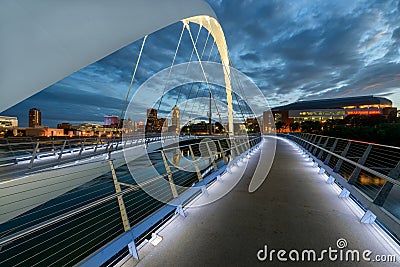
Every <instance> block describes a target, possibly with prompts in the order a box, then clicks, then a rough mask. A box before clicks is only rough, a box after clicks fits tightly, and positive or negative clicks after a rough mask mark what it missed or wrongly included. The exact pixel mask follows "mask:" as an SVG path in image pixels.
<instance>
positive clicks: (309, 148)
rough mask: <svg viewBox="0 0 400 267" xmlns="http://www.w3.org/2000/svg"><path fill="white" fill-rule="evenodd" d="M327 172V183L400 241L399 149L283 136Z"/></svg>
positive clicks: (304, 135) (312, 136)
mask: <svg viewBox="0 0 400 267" xmlns="http://www.w3.org/2000/svg"><path fill="white" fill-rule="evenodd" d="M281 136H283V137H286V138H288V139H290V140H292V141H293V142H295V143H297V144H298V145H299V146H300V147H301V149H302V150H303V152H304V153H305V154H307V155H308V156H309V157H310V158H311V159H312V160H313V161H314V162H315V164H314V165H315V166H319V167H320V168H321V170H320V172H321V173H324V172H325V173H327V175H328V176H329V179H328V183H333V182H335V183H337V184H338V185H339V186H340V187H341V188H342V190H343V191H342V193H341V195H340V197H353V198H354V199H356V201H357V202H358V203H359V204H360V205H361V207H362V208H363V209H364V210H365V211H366V215H365V216H369V219H371V220H368V218H364V217H365V216H364V217H363V220H364V219H365V221H367V222H372V221H374V220H375V218H378V221H379V222H380V223H382V224H383V225H384V227H385V228H386V229H388V230H389V231H390V232H391V233H392V234H393V235H394V236H395V238H396V239H397V240H399V238H400V181H399V178H400V148H399V147H392V146H385V145H379V144H373V143H367V142H361V141H355V140H347V139H341V138H335V137H329V136H322V135H315V134H308V133H290V134H282V135H281Z"/></svg>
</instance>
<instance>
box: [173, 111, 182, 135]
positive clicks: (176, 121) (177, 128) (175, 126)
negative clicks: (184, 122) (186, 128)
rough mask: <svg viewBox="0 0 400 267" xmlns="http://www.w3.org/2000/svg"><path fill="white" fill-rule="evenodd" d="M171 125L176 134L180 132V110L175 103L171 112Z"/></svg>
mask: <svg viewBox="0 0 400 267" xmlns="http://www.w3.org/2000/svg"><path fill="white" fill-rule="evenodd" d="M171 113H172V114H171V125H172V127H173V131H174V132H175V133H176V134H179V132H180V128H181V123H180V111H179V108H178V106H177V105H175V106H174V107H173V108H172V112H171Z"/></svg>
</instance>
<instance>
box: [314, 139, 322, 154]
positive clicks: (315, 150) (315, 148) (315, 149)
mask: <svg viewBox="0 0 400 267" xmlns="http://www.w3.org/2000/svg"><path fill="white" fill-rule="evenodd" d="M322 138H323V137H322V135H321V136H320V138H319V139H318V142H317V145H316V146H315V147H314V150H313V151H312V154H313V155H315V154H317V151H318V148H317V146H320V145H321V141H322ZM321 151H322V150H321Z"/></svg>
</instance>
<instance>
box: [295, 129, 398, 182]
mask: <svg viewBox="0 0 400 267" xmlns="http://www.w3.org/2000/svg"><path fill="white" fill-rule="evenodd" d="M291 136H293V137H295V138H297V139H301V140H302V141H303V142H306V143H308V144H310V145H312V146H314V147H316V148H318V149H321V150H323V151H325V152H327V153H329V154H331V155H332V156H334V157H337V158H339V159H342V160H343V161H346V162H348V163H350V164H352V165H354V166H355V167H358V168H360V169H362V170H364V171H366V172H368V173H371V174H373V175H376V176H378V177H380V178H383V179H385V180H387V181H389V182H390V183H392V184H394V185H396V186H400V181H398V180H395V179H393V178H391V177H389V176H387V175H385V174H382V173H380V172H377V171H375V170H373V169H371V168H368V167H365V166H364V165H361V164H359V163H357V162H355V161H352V160H350V159H348V158H346V157H343V156H341V155H338V154H336V153H334V152H332V151H329V150H327V149H325V148H323V147H321V146H318V145H316V144H314V143H312V142H309V141H306V140H304V139H302V138H300V137H298V136H295V135H291ZM326 137H328V138H329V136H326ZM330 138H335V137H330ZM338 139H341V138H338ZM341 140H347V139H341ZM347 141H352V140H347ZM368 144H369V143H368Z"/></svg>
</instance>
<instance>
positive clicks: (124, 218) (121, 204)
mask: <svg viewBox="0 0 400 267" xmlns="http://www.w3.org/2000/svg"><path fill="white" fill-rule="evenodd" d="M109 163H110V169H111V174H112V177H113V182H114V186H115V192H116V193H117V194H119V195H118V196H117V200H118V206H119V211H120V214H121V219H122V224H123V226H124V231H125V232H128V231H130V230H131V225H130V223H129V218H128V214H127V212H126V208H125V203H124V199H123V198H122V194H120V193H121V192H122V190H121V185H120V183H119V182H118V178H117V174H116V173H115V168H114V163H113V162H112V160H110V161H109ZM128 249H129V253H130V254H131V255H132V256H133V257H134V258H136V259H139V254H138V252H137V248H136V244H135V240H132V242H131V243H129V244H128Z"/></svg>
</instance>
